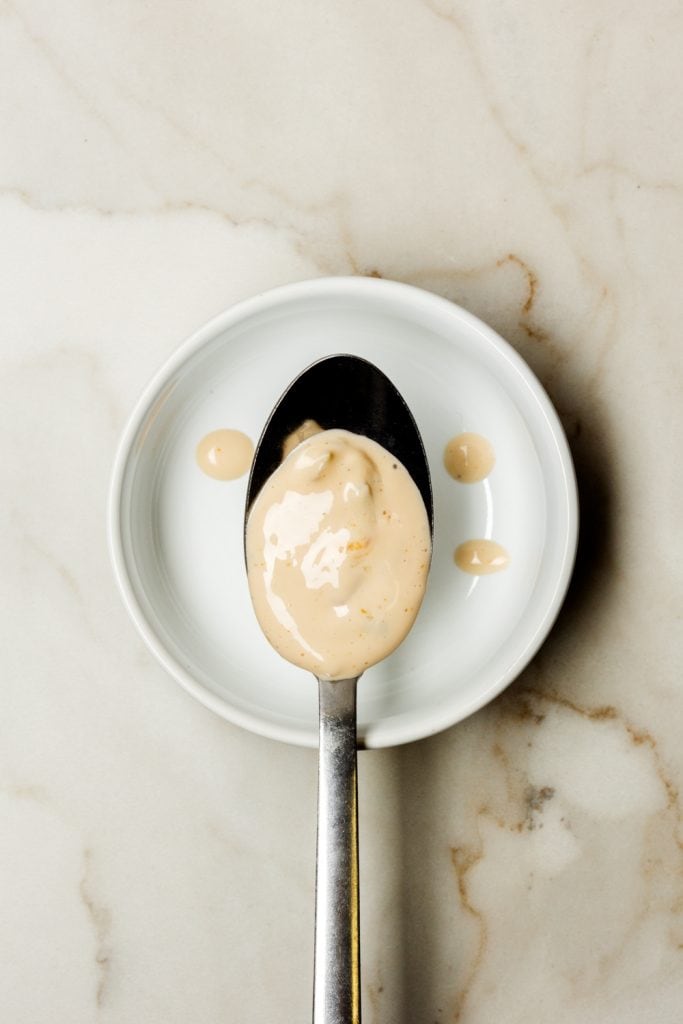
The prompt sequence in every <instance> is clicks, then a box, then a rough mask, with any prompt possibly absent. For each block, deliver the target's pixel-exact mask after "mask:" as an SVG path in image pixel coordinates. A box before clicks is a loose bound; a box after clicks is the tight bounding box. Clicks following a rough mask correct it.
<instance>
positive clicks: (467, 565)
mask: <svg viewBox="0 0 683 1024" xmlns="http://www.w3.org/2000/svg"><path fill="white" fill-rule="evenodd" d="M453 558H454V560H455V564H456V565H457V567H458V569H462V571H463V572H468V573H470V574H471V575H472V576H490V575H491V573H494V572H501V571H502V570H503V569H507V567H508V565H509V564H510V556H509V554H508V553H507V551H506V550H505V548H504V547H503V546H502V544H497V543H496V541H495V540H483V539H482V540H466V541H465V543H464V544H460V546H459V547H457V548H456V549H455V554H454V555H453Z"/></svg>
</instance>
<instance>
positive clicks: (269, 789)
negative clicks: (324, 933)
mask: <svg viewBox="0 0 683 1024" xmlns="http://www.w3.org/2000/svg"><path fill="white" fill-rule="evenodd" d="M682 47H683V10H682V9H681V6H680V4H676V3H670V2H665V0H654V2H653V3H651V4H648V5H633V4H622V3H618V2H617V0H598V2H592V3H584V2H579V3H574V4H565V5H557V4H537V3H533V2H531V0H518V2H514V3H513V2H510V0H503V2H502V3H498V4H495V5H491V4H476V3H473V2H466V3H457V2H452V0H433V2H419V0H399V2H398V3H396V2H393V3H389V2H387V0H372V2H370V3H358V2H354V3H351V4H342V3H339V2H336V3H327V4H320V3H314V2H312V0H295V2H294V3H289V4H284V5H282V4H275V3H271V2H256V3H255V2H253V0H249V2H247V0H233V2H230V3H218V2H215V0H199V2H198V3H195V4H189V3H185V4H184V3H182V2H180V0H174V2H169V3H160V2H149V3H131V2H130V0H124V2H122V3H118V4H113V5H112V4H109V5H107V4H103V3H97V2H94V0H91V2H86V0H74V2H73V3H71V4H60V5H56V6H55V5H54V4H48V3H46V2H45V0H17V2H15V3H6V4H3V5H2V6H1V7H0V54H1V55H2V60H1V61H0V67H1V68H2V72H1V74H2V78H3V89H2V101H1V105H2V133H1V140H2V141H1V142H0V226H1V227H0V237H1V238H2V246H1V247H0V259H1V260H2V272H1V273H0V292H1V293H2V303H1V308H2V314H3V315H2V348H1V352H0V358H1V369H2V373H1V379H2V388H3V399H2V403H1V404H0V417H1V418H2V429H1V430H0V444H1V445H2V449H3V451H2V467H3V477H4V485H3V493H4V499H5V500H4V502H3V510H2V517H3V520H2V521H3V527H2V531H1V533H0V543H1V546H2V565H3V571H2V590H3V596H4V600H3V615H2V633H3V639H2V645H1V646H2V675H1V678H2V730H1V734H0V800H1V806H2V840H1V841H0V871H1V872H2V906H3V912H2V921H1V922H0V950H1V954H2V955H1V957H0V959H1V960H2V970H1V971H0V1016H1V1017H2V1019H3V1020H4V1021H7V1022H11V1024H67V1022H68V1024H92V1022H93V1021H103V1022H110V1024H124V1022H125V1024H130V1022H134V1021H144V1022H145V1024H176V1022H177V1024H187V1022H188V1021H192V1022H193V1024H217V1022H219V1021H236V1022H239V1024H257V1022H258V1024H261V1022H263V1021H268V1022H269V1024H289V1022H291V1021H294V1020H306V1019H310V993H311V984H312V979H311V971H312V969H311V958H312V923H313V922H312V911H313V904H312V893H313V883H314V838H315V789H316V764H315V753H314V752H313V751H310V750H305V749H298V748H293V747H287V746H284V745H281V744H278V743H275V742H269V741H267V740H264V739H261V738H259V737H257V736H253V735H251V734H248V733H246V732H242V731H240V730H239V729H237V728H234V727H232V726H230V725H228V724H226V723H225V722H223V721H221V720H220V719H219V718H217V717H215V716H214V715H212V714H211V713H210V712H209V711H207V710H205V709H204V708H203V707H201V706H199V705H197V704H195V703H194V702H193V701H192V700H191V698H190V697H189V696H187V695H186V694H185V693H184V692H183V691H181V690H180V689H179V688H178V687H177V686H175V685H174V684H173V683H172V682H171V681H170V680H169V679H168V678H167V676H166V675H165V674H164V672H163V670H162V669H161V668H159V667H158V666H157V665H156V663H155V662H154V661H153V660H152V658H151V656H150V655H148V653H147V652H146V650H145V649H144V648H143V646H142V643H141V641H140V640H139V639H138V637H137V634H136V633H135V632H134V631H133V629H132V627H131V625H130V623H129V621H128V619H127V616H126V613H125V611H124V609H123V607H122V605H121V602H120V600H119V597H118V595H117V593H116V591H115V588H114V584H113V581H112V576H111V571H110V567H109V562H108V556H107V550H106V539H105V503H106V492H107V485H108V478H109V473H110V469H111V462H112V457H113V452H114V449H115V445H116V442H117V438H118V436H119V433H120V431H121V429H122V427H123V424H124V422H125V419H126V416H127V414H128V411H129V410H130V408H131V406H132V404H133V402H134V400H135V399H136V397H137V395H138V393H139V391H140V389H141V388H142V386H143V384H144V383H145V382H146V380H147V379H148V377H149V376H150V375H151V373H152V372H153V371H154V370H155V369H156V368H157V366H158V365H159V364H160V363H161V362H163V360H164V359H165V358H166V357H167V356H168V355H169V354H170V353H171V352H172V351H173V350H174V349H175V348H176V347H177V345H178V344H179V343H180V341H181V340H182V339H183V338H185V337H186V336H187V335H188V334H189V333H191V332H192V331H193V330H194V329H195V328H196V327H197V326H199V325H200V324H201V323H203V322H204V321H205V320H207V319H208V318H209V317H210V316H212V315H213V314H215V313H217V312H218V311H220V310H221V309H223V308H225V307H226V306H228V305H229V304H231V303H232V302H234V301H236V300H238V299H240V298H243V297H246V296H249V295H252V294H254V293H256V292H258V291H260V290H263V289H266V288H269V287H271V286H274V285H277V284H282V283H285V282H288V281H294V280H300V279H305V278H309V277H315V276H319V275H337V274H379V275H381V276H383V277H387V278H393V279H396V280H400V281H407V282H410V283H413V284H418V285H420V286H422V287H424V288H427V289H430V290H432V291H435V292H438V293H439V294H441V295H444V296H446V297H448V298H450V299H454V300H455V301H457V302H458V303H460V304H461V305H463V306H464V307H465V308H467V309H469V310H471V311H472V312H474V313H476V314H478V315H480V316H481V317H482V318H483V319H485V320H486V321H488V322H489V323H490V324H491V325H492V326H493V327H494V328H496V329H497V330H498V331H499V332H500V333H501V334H502V335H503V336H504V337H505V338H507V339H508V340H509V341H510V342H511V343H512V344H513V345H514V346H515V347H516V348H517V350H518V351H519V352H520V353H521V354H522V355H523V356H524V358H525V359H526V360H527V361H528V362H529V363H530V365H531V366H532V368H533V369H534V370H535V371H536V373H537V374H538V376H539V377H540V379H541V380H542V382H543V383H544V384H545V386H546V388H547V389H548V391H549V393H550V395H551V397H552V398H553V400H554V402H555V404H556V406H557V408H558V411H559V412H560V415H561V417H562V420H563V422H564V424H565V428H566V430H567V434H568V437H569V439H570V443H571V446H572V450H573V454H574V458H575V461H576V467H577V473H578V477H579V484H580V490H581V501H582V515H583V528H582V536H581V542H580V550H579V561H578V566H577V571H576V574H575V579H574V583H573V585H572V588H571V591H570V594H569V597H568V599H567V602H566V604H565V607H564V610H563V612H562V614H561V616H560V619H559V621H558V623H557V626H556V628H555V629H554V631H553V633H552V634H551V636H550V638H549V639H548V641H547V642H546V644H545V645H544V647H543V648H542V650H541V652H540V654H539V655H538V656H537V657H536V658H535V660H534V661H533V663H532V664H531V666H530V667H529V668H528V669H527V671H526V672H524V674H523V675H522V677H521V678H520V679H519V680H518V681H517V682H516V683H515V684H513V685H512V686H511V687H510V688H509V689H508V690H507V691H506V693H505V694H503V696H502V697H501V698H499V699H498V700H496V701H495V702H494V703H493V704H492V705H490V706H489V707H487V708H486V709H485V710H483V711H481V712H479V713H478V714H476V715H475V716H474V717H472V718H471V719H469V720H468V721H466V722H464V723H462V724H461V725H459V726H457V727H455V728H453V729H451V730H449V731H447V732H444V733H442V734H441V735H439V736H436V737H434V738H432V739H429V740H425V741H422V742H420V743H417V744H413V745H410V746H407V747H400V748H395V749H391V750H385V751H381V752H372V753H366V754H361V758H360V761H361V764H360V770H361V794H360V796H361V842H362V854H361V859H362V863H361V870H362V880H361V885H362V895H363V905H362V936H363V1004H364V1020H365V1022H366V1024H436V1022H439V1024H440V1022H447V1021H460V1022H461V1024H491V1022H492V1021H505V1022H507V1024H513V1022H517V1021H524V1022H525V1024H547V1022H548V1021H553V1022H554V1024H594V1022H595V1024H597V1022H600V1024H642V1022H644V1021H647V1022H648V1024H649V1022H656V1024H674V1022H678V1021H679V1020H680V1015H681V1006H682V1005H683V919H682V917H681V914H682V912H683V830H682V827H681V799H682V798H681V797H680V796H679V786H680V784H681V779H682V778H683V745H682V744H681V735H682V730H683V687H682V685H681V668H680V666H681V664H683V652H682V651H681V639H680V637H681V632H680V622H681V565H682V564H683V562H682V559H681V543H680V524H681V521H682V519H683V510H682V501H681V497H682V495H681V472H680V462H681V459H680V451H681V448H682V441H683V438H682V437H681V411H680V410H681V395H682V389H681V340H680V268H681V258H682V256H683V142H682V141H681V133H680V112H681V102H682V100H683V89H682V85H683V71H682V66H681V60H680V54H681V49H682Z"/></svg>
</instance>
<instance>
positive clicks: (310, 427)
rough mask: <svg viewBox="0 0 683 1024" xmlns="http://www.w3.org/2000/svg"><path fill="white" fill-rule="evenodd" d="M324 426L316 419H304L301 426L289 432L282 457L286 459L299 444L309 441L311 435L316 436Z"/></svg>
mask: <svg viewBox="0 0 683 1024" xmlns="http://www.w3.org/2000/svg"><path fill="white" fill-rule="evenodd" d="M322 429H323V428H322V427H321V426H320V424H319V423H316V421H315V420H304V421H303V423H302V424H301V426H299V427H297V428H296V430H293V431H292V433H291V434H288V435H287V437H286V438H285V440H284V444H283V445H282V458H283V459H286V458H287V456H288V455H289V454H290V452H293V451H294V449H295V448H296V447H297V445H300V444H301V442H302V441H307V440H308V439H309V437H315V435H316V434H320V433H321V432H322Z"/></svg>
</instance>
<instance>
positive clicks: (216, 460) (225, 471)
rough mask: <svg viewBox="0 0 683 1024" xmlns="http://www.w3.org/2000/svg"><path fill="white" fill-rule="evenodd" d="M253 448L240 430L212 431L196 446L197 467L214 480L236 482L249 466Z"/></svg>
mask: <svg viewBox="0 0 683 1024" xmlns="http://www.w3.org/2000/svg"><path fill="white" fill-rule="evenodd" d="M253 457H254V446H253V444H252V443H251V441H250V439H249V438H248V437H247V435H246V434H243V433H242V431H241V430H212V431H211V433H210V434H206V436H205V437H203V438H202V439H201V441H200V442H199V444H198V445H197V450H196V452H195V458H196V460H197V465H198V466H199V468H200V469H201V470H202V472H204V473H206V474H207V476H212V477H213V478H214V479H215V480H236V479H237V477H240V476H244V474H245V473H246V472H247V471H248V470H249V467H250V466H251V460H252V459H253Z"/></svg>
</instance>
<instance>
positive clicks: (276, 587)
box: [246, 430, 431, 679]
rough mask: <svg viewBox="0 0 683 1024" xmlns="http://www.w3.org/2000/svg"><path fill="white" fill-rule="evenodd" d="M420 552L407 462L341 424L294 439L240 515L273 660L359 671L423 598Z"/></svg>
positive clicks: (425, 541)
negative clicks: (293, 445)
mask: <svg viewBox="0 0 683 1024" xmlns="http://www.w3.org/2000/svg"><path fill="white" fill-rule="evenodd" d="M430 554H431V537H430V530H429V521H428V519H427V512H426V509H425V506H424V502H423V501H422V497H421V495H420V492H419V490H418V488H417V486H416V484H415V482H414V481H413V479H412V477H411V476H410V474H409V473H408V471H407V470H406V469H405V467H404V466H403V465H401V463H400V462H398V460H397V459H396V458H395V457H394V456H393V455H391V454H390V453H389V452H388V451H386V450H385V449H384V448H382V447H381V445H379V444H377V443H376V442H375V441H371V440H370V439H369V438H367V437H362V436H361V435H359V434H352V433H350V432H348V431H345V430H325V431H322V432H321V433H318V434H316V435H315V436H313V437H310V438H308V440H304V441H303V442H302V443H300V444H299V446H298V447H297V448H296V449H295V450H293V451H292V452H291V454H290V455H289V456H288V458H286V459H285V460H284V462H282V463H281V465H280V466H279V467H278V469H276V470H275V472H274V473H273V474H272V476H271V477H270V478H269V479H268V480H267V481H266V483H265V485H264V487H263V488H262V490H261V492H260V493H259V495H258V497H257V498H256V501H255V502H254V505H253V507H252V510H251V512H250V514H249V517H248V520H247V529H246V556H247V572H248V580H249V589H250V592H251V599H252V601H253V604H254V610H255V612H256V616H257V618H258V621H259V624H260V626H261V629H262V630H263V632H264V633H265V635H266V637H267V639H268V640H269V641H270V643H271V644H272V646H273V647H274V648H275V650H276V651H278V652H279V653H280V654H281V655H282V656H283V657H284V658H286V659H287V660H288V661H291V662H292V663H293V664H294V665H300V666H301V667H302V668H306V669H309V670H310V671H311V672H313V673H315V675H317V676H319V677H320V678H324V679H346V678H352V677H355V676H358V675H360V674H361V673H362V672H363V671H364V670H365V669H366V668H368V667H369V666H370V665H374V664H375V663H376V662H378V661H381V660H382V658H386V657H387V655H388V654H391V652H392V651H393V650H394V649H395V648H396V647H398V645H399V644H400V643H401V641H402V640H403V639H404V637H405V635H406V634H407V633H408V631H409V629H410V628H411V626H412V624H413V622H414V620H415V617H416V615H417V613H418V610H419V608H420V604H421V603H422V598H423V596H424V591H425V585H426V581H427V572H428V569H429V561H430Z"/></svg>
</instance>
